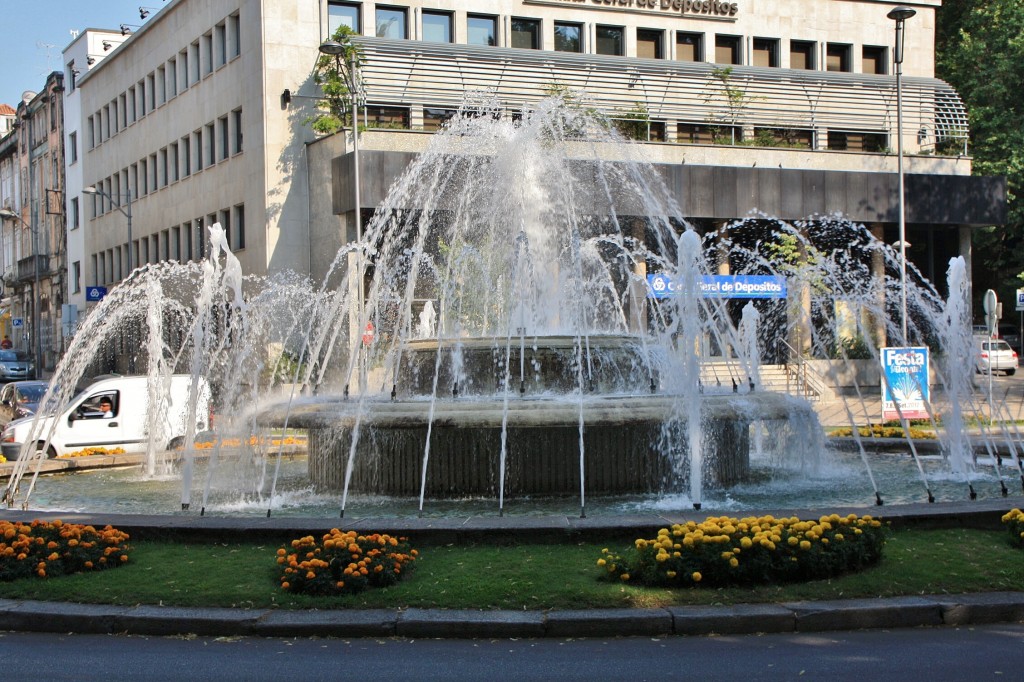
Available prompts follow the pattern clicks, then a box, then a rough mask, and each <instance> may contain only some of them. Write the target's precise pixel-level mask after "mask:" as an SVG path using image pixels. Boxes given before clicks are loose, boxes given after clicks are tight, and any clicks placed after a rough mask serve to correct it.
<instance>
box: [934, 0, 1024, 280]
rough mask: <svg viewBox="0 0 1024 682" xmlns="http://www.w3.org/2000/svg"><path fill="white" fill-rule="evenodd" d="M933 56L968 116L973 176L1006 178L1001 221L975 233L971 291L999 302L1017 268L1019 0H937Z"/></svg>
mask: <svg viewBox="0 0 1024 682" xmlns="http://www.w3.org/2000/svg"><path fill="white" fill-rule="evenodd" d="M936 53H937V54H936V57H937V72H938V75H939V77H941V78H943V79H944V80H946V81H948V82H949V83H950V84H951V85H952V86H953V87H954V88H956V90H957V92H959V93H960V96H961V97H962V98H963V100H964V103H965V105H966V106H967V110H968V112H969V115H970V122H971V131H970V143H971V154H972V155H973V157H974V166H973V168H974V173H975V174H977V175H1005V176H1006V181H1007V198H1008V202H1009V211H1008V216H1007V222H1006V225H1005V226H1002V227H993V228H988V229H984V230H978V231H976V232H975V237H974V253H975V254H976V255H975V258H976V264H975V266H974V273H975V282H974V291H975V292H976V293H977V292H983V291H985V290H986V289H989V288H991V289H996V290H997V291H999V293H1000V296H1001V297H1002V298H1003V299H1004V300H1007V298H1008V297H1010V296H1011V295H1012V290H1013V288H1014V287H1016V286H1017V281H1015V279H1014V278H1013V275H1014V274H1016V273H1021V272H1022V271H1024V205H1022V204H1021V201H1020V198H1021V192H1022V191H1024V190H1022V184H1024V126H1022V125H1021V117H1022V116H1024V68H1022V66H1021V65H1022V64H1024V2H1021V0H945V2H943V4H942V8H941V9H940V10H939V12H938V32H937V39H936ZM978 295H980V293H978Z"/></svg>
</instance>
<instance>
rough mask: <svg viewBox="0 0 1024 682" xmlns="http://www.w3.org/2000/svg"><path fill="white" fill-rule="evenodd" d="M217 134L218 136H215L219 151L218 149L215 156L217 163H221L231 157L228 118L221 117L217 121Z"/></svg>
mask: <svg viewBox="0 0 1024 682" xmlns="http://www.w3.org/2000/svg"><path fill="white" fill-rule="evenodd" d="M217 132H218V135H217V137H218V142H220V145H219V149H218V154H217V160H218V161H223V160H224V159H226V158H228V157H229V156H230V155H231V152H230V145H231V136H230V135H228V117H227V116H221V117H220V118H219V119H217Z"/></svg>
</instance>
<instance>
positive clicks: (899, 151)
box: [886, 5, 917, 345]
mask: <svg viewBox="0 0 1024 682" xmlns="http://www.w3.org/2000/svg"><path fill="white" fill-rule="evenodd" d="M915 14H917V12H916V11H915V10H913V9H911V8H909V7H905V6H903V5H900V6H899V7H894V8H893V9H892V10H890V11H889V13H888V14H887V15H886V16H887V17H888V18H889V19H892V20H893V21H895V22H896V44H895V49H894V50H893V63H894V64H895V65H896V159H897V160H896V164H897V173H898V175H899V186H900V189H899V192H900V196H899V210H900V215H899V232H900V319H901V330H902V332H903V340H902V343H903V344H904V345H906V344H907V343H909V341H908V339H907V207H906V196H905V189H904V177H903V40H904V30H903V24H904V22H905V21H906V20H907V19H909V18H910V17H912V16H914V15H915Z"/></svg>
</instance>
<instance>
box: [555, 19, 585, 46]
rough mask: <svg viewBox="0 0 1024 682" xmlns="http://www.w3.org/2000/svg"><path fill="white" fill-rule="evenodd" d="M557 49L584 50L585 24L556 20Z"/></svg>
mask: <svg viewBox="0 0 1024 682" xmlns="http://www.w3.org/2000/svg"><path fill="white" fill-rule="evenodd" d="M555 51H556V52H583V26H582V25H580V24H566V23H563V22H560V21H556V22H555Z"/></svg>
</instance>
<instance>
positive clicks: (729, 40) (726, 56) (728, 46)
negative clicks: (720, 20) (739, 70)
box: [715, 35, 741, 64]
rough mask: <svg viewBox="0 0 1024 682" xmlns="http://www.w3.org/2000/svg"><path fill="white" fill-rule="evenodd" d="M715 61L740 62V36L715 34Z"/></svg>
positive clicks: (723, 62)
mask: <svg viewBox="0 0 1024 682" xmlns="http://www.w3.org/2000/svg"><path fill="white" fill-rule="evenodd" d="M715 63H716V64H740V63H741V62H740V37H739V36H722V35H716V36H715Z"/></svg>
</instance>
